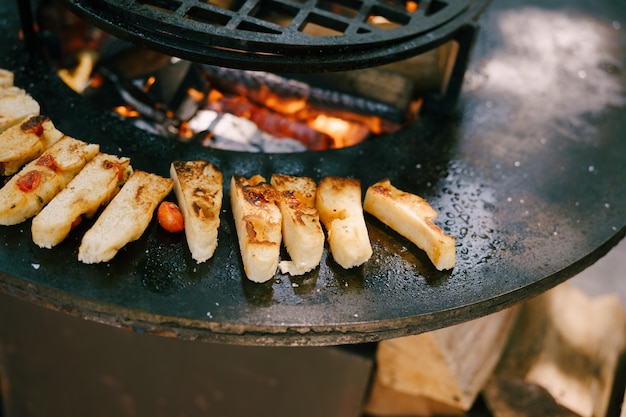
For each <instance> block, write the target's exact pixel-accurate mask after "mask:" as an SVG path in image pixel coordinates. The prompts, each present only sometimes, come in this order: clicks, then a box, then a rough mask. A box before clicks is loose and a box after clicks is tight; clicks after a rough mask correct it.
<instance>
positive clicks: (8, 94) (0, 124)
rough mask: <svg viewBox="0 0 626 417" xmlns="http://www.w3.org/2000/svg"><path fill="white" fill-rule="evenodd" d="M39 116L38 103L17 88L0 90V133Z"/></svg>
mask: <svg viewBox="0 0 626 417" xmlns="http://www.w3.org/2000/svg"><path fill="white" fill-rule="evenodd" d="M36 114H39V103H37V102H36V101H35V99H33V98H32V97H31V96H30V95H28V94H26V91H24V90H22V89H21V88H18V87H7V88H0V132H2V131H4V130H6V129H7V128H9V127H11V126H13V125H16V124H18V123H20V122H21V121H23V120H24V119H26V118H27V117H29V116H33V115H36Z"/></svg>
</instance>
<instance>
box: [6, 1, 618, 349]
mask: <svg viewBox="0 0 626 417" xmlns="http://www.w3.org/2000/svg"><path fill="white" fill-rule="evenodd" d="M12 3H13V2H8V3H7V2H3V3H2V5H1V6H0V20H1V21H2V22H5V23H6V24H5V30H4V31H3V32H2V37H3V39H2V42H1V43H0V65H1V66H3V67H6V68H9V69H12V70H14V71H16V83H17V84H18V85H20V86H22V87H24V88H26V89H27V90H28V91H29V92H30V93H31V94H32V95H33V96H34V97H35V98H36V99H37V100H39V101H40V103H41V105H42V113H44V114H47V115H49V116H50V117H51V118H52V120H53V121H54V122H55V124H56V125H57V126H58V127H59V128H60V129H61V130H62V131H64V132H65V133H67V134H69V135H72V136H74V137H77V138H81V139H84V140H88V141H93V142H97V143H100V144H101V147H102V149H103V150H104V151H107V152H113V153H117V154H120V155H126V156H130V157H131V158H132V161H133V165H134V166H135V167H136V168H141V169H146V170H149V171H152V172H156V173H159V174H162V175H167V172H168V166H169V164H170V162H171V161H172V160H174V159H194V158H205V159H208V160H210V161H212V162H214V163H215V164H216V165H217V166H219V168H220V169H221V170H222V171H223V173H224V175H225V178H229V176H230V175H232V174H235V173H237V174H241V175H252V174H257V173H260V174H263V175H266V176H268V175H270V174H271V173H274V172H279V173H286V174H296V175H309V176H312V177H313V178H315V179H317V180H319V179H320V178H322V177H324V176H327V175H338V176H353V177H356V178H358V179H360V180H361V182H362V186H363V188H365V187H367V186H368V185H370V184H372V183H373V182H375V181H377V180H379V179H381V178H383V177H389V178H390V179H391V180H392V182H393V183H394V184H395V185H397V186H398V187H399V188H403V189H406V190H408V191H411V192H414V193H417V194H419V195H421V196H423V197H425V198H427V199H428V200H429V201H430V203H431V204H432V205H433V207H434V208H435V209H436V210H437V211H438V212H439V213H440V215H439V217H438V219H437V222H438V223H439V224H440V225H441V226H442V227H444V228H445V230H446V231H447V232H448V233H450V234H452V235H453V236H455V237H456V238H457V243H458V244H457V248H456V249H457V254H458V258H457V266H456V267H455V268H454V269H453V270H452V271H450V272H438V271H436V270H435V269H434V268H433V267H432V266H431V265H430V263H429V261H428V259H427V258H426V256H425V255H424V253H423V252H421V251H419V250H417V249H416V248H415V247H414V246H413V245H411V244H410V243H409V242H407V241H406V240H404V239H402V238H401V237H399V236H398V235H396V234H395V233H393V232H392V231H390V230H389V229H388V228H386V227H384V226H383V225H381V224H380V223H379V222H377V221H376V220H374V219H372V218H370V217H368V218H367V224H368V228H369V231H370V236H371V241H372V244H373V247H374V255H373V256H372V258H371V259H370V260H369V261H368V262H367V263H366V264H365V265H364V266H363V267H361V268H357V269H355V270H349V271H345V270H342V269H341V268H339V267H338V266H337V265H336V264H335V263H334V262H333V261H332V257H331V256H330V255H328V253H326V254H325V256H324V258H323V261H322V264H321V266H320V267H319V268H318V269H317V270H315V271H314V272H312V273H310V274H307V275H305V276H303V277H298V278H290V277H288V276H284V275H280V274H277V275H276V277H275V279H274V280H272V281H270V282H268V283H266V284H263V285H258V284H253V283H251V282H249V281H247V280H246V278H245V277H244V276H243V273H242V267H241V261H240V256H239V252H238V247H237V244H236V237H235V232H234V227H233V222H232V219H231V213H230V209H229V206H228V200H227V199H226V200H225V208H224V211H223V212H222V227H221V228H220V234H219V239H220V240H219V242H220V243H219V246H218V249H217V251H216V253H215V256H214V258H213V259H212V260H210V261H208V262H207V263H205V264H201V265H196V264H195V263H194V262H193V261H192V260H191V258H190V256H189V253H188V251H187V248H186V246H185V242H184V239H183V237H181V236H178V235H169V234H166V233H163V232H161V231H160V230H159V229H158V227H157V226H156V225H155V224H154V223H153V224H152V225H151V226H150V227H149V229H148V231H147V232H146V234H145V235H144V236H143V237H142V238H141V239H139V240H138V241H136V242H134V243H132V244H129V245H128V246H127V247H126V248H125V249H123V250H122V251H121V253H120V254H119V255H118V256H117V257H116V258H115V259H114V260H113V261H112V262H110V263H108V264H102V265H83V264H81V263H80V262H78V261H77V248H78V244H79V241H80V235H81V233H82V232H84V231H85V229H86V228H87V227H88V226H89V222H84V224H83V225H82V226H80V227H79V229H77V230H75V232H74V233H72V235H71V236H70V237H69V238H68V239H67V241H65V242H64V243H62V244H61V245H60V246H59V247H57V248H54V249H52V250H46V249H40V248H38V247H36V246H35V245H34V244H33V243H32V242H31V238H30V230H29V227H30V223H29V222H26V223H24V224H22V225H18V226H15V227H3V228H1V229H0V265H1V266H0V287H1V288H2V290H3V291H5V292H8V293H10V294H14V295H16V296H18V297H22V298H24V299H29V300H32V301H34V302H37V303H39V304H42V305H46V306H49V307H51V308H54V309H58V310H63V311H66V312H68V313H71V314H74V315H78V316H81V317H85V318H87V319H91V320H96V321H99V322H103V323H107V324H111V325H115V326H122V327H127V328H130V329H133V330H135V331H145V332H151V333H155V334H161V335H167V336H172V337H180V338H186V339H200V340H208V341H216V342H225V343H238V344H249V345H325V344H342V343H353V342H367V341H375V340H380V339H382V338H389V337H397V336H403V335H408V334H414V333H419V332H424V331H428V330H433V329H436V328H440V327H444V326H449V325H452V324H456V323H459V322H462V321H466V320H470V319H473V318H477V317H480V316H484V315H487V314H489V313H492V312H495V311H498V310H500V309H502V308H505V307H507V306H510V305H512V304H515V303H517V302H520V301H522V300H524V299H527V298H529V297H532V296H534V295H536V294H539V293H541V292H543V291H545V290H547V289H549V288H551V287H553V286H555V285H557V284H558V283H560V282H562V281H564V280H566V279H567V278H569V277H571V276H572V275H574V274H576V273H577V272H579V271H581V270H582V269H584V268H585V267H587V266H589V265H591V264H592V263H593V262H595V261H596V260H597V259H598V258H600V257H601V256H603V255H604V254H605V253H606V252H607V251H608V250H609V249H610V248H611V247H612V246H613V245H614V244H615V243H617V242H618V241H619V240H620V239H621V238H622V237H623V236H624V234H625V233H626V94H625V89H626V70H625V63H626V34H625V33H624V27H623V24H624V21H625V20H626V10H624V9H623V8H622V7H620V6H619V5H618V4H617V3H616V2H613V1H610V0H604V1H597V2H585V1H558V0H554V1H548V2H546V1H543V0H542V1H539V0H536V1H525V2H523V3H519V2H517V1H514V0H502V1H498V2H495V3H494V4H492V6H491V7H490V8H489V9H488V12H487V13H486V14H485V15H484V16H483V17H482V18H481V22H480V25H481V28H484V29H483V30H481V32H480V34H479V37H478V40H477V43H476V45H475V50H474V55H473V60H472V62H471V65H470V67H469V69H468V72H467V74H466V80H465V87H464V90H463V93H462V95H461V100H460V102H459V111H458V112H457V114H455V115H453V116H449V117H443V116H435V115H429V114H425V115H424V116H423V118H422V120H421V121H419V122H417V123H415V124H414V125H413V126H411V127H410V128H408V129H406V130H404V131H402V132H401V133H400V134H397V135H394V136H392V137H380V138H377V139H375V140H372V141H369V142H366V143H363V144H362V145H359V146H356V147H353V148H348V149H344V150H337V151H327V152H315V153H301V154H291V155H278V154H274V155H271V154H270V155H262V154H247V153H236V152H226V151H217V150H211V149H206V148H201V147H200V146H196V145H190V144H180V143H173V142H167V141H165V140H163V139H159V138H156V137H152V136H150V135H147V134H145V133H143V132H139V131H137V130H136V129H134V128H133V127H131V126H130V125H129V124H128V123H127V122H125V121H123V120H118V119H116V118H114V117H112V116H110V115H108V113H106V112H103V111H102V110H100V109H94V108H91V107H89V106H87V105H86V104H84V103H83V102H82V101H81V99H80V98H79V97H77V96H74V95H73V94H72V93H70V92H69V91H68V90H67V88H66V87H65V86H63V85H62V84H61V82H60V81H59V80H58V79H57V78H56V76H55V75H54V74H53V73H52V72H51V71H50V70H49V69H48V67H47V65H46V64H45V63H44V62H43V60H41V59H40V58H38V57H37V56H34V55H29V54H28V53H26V52H25V51H24V47H23V45H22V44H21V43H20V41H19V40H18V24H17V23H15V20H16V17H15V10H14V6H12ZM226 183H227V182H226ZM226 192H227V190H226Z"/></svg>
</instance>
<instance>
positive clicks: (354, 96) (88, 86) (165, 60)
mask: <svg viewBox="0 0 626 417" xmlns="http://www.w3.org/2000/svg"><path fill="white" fill-rule="evenodd" d="M407 7H417V6H416V3H414V2H408V3H407ZM39 14H40V15H43V16H45V18H41V19H40V21H41V22H47V23H46V25H45V26H43V27H41V29H40V30H41V31H44V32H46V33H48V34H50V35H49V36H48V37H47V38H48V39H54V40H55V44H56V46H57V48H56V51H55V52H51V57H52V59H53V61H54V62H55V64H56V65H57V67H58V71H59V75H60V76H61V77H62V78H63V79H64V80H65V82H66V83H67V84H68V85H69V86H70V87H71V88H73V89H74V90H76V91H78V92H79V93H81V94H83V95H84V96H85V97H87V98H89V99H91V100H92V101H94V102H96V103H99V104H103V103H104V104H105V105H106V106H108V108H110V109H112V110H113V111H114V112H115V113H117V114H118V115H119V116H120V117H124V118H132V119H133V120H134V123H135V124H136V125H137V126H138V127H140V128H142V129H146V130H148V131H150V132H153V133H156V134H159V135H162V136H164V137H167V138H176V139H179V140H182V141H198V142H200V143H202V144H203V145H204V146H212V147H217V148H227V149H232V150H244V151H264V152H294V151H295V152H297V151H305V150H323V149H333V148H342V147H346V146H353V145H355V144H358V143H360V142H362V141H364V140H366V139H367V138H369V137H371V136H375V135H379V134H381V133H393V132H395V131H397V130H399V129H402V128H403V127H405V126H406V125H407V124H409V123H411V122H413V121H414V120H415V118H416V117H417V115H418V114H419V110H420V107H421V104H422V98H421V96H420V95H419V94H416V93H415V91H416V88H417V87H416V81H415V80H414V79H413V78H412V77H410V76H407V75H406V71H404V72H403V71H390V70H389V68H387V67H385V68H374V69H365V70H355V71H346V72H339V73H329V74H318V75H311V74H307V75H304V76H302V75H294V74H285V75H278V74H274V73H267V72H260V71H248V70H236V69H228V68H223V67H218V66H211V65H207V64H200V63H192V62H189V61H185V60H181V59H177V58H174V57H171V56H166V55H163V54H161V53H158V52H154V51H149V50H146V49H143V48H139V47H135V46H133V45H131V44H129V43H126V42H125V41H122V40H120V39H117V38H115V37H113V36H111V35H109V34H106V33H104V32H102V31H100V30H99V29H96V28H94V27H92V26H90V25H88V24H86V23H85V22H83V21H82V20H80V18H78V17H76V16H74V15H73V14H72V13H71V12H69V11H67V10H66V9H65V8H63V7H62V6H58V5H56V3H55V2H54V1H50V2H45V3H44V4H43V5H42V6H41V7H40V10H39ZM377 24H384V22H382V23H380V22H379V23H377ZM440 49H445V48H440ZM437 52H438V53H437V54H432V55H433V56H431V57H429V58H427V59H426V60H424V59H423V58H422V60H421V61H418V62H417V65H418V66H420V65H421V67H422V68H421V71H422V73H424V72H426V71H425V70H424V67H429V66H436V67H441V65H442V62H441V61H442V60H441V56H442V53H441V50H438V51H437ZM443 55H445V56H446V57H448V56H449V54H448V55H446V52H445V51H444V53H443ZM425 62H426V63H427V64H429V63H433V62H434V63H435V64H434V65H424V63H425ZM413 64H415V63H413ZM444 64H445V63H444ZM409 65H410V64H409ZM393 69H394V70H395V69H396V68H393ZM417 72H418V73H419V71H417ZM431 72H432V71H431ZM435 72H436V71H435ZM430 77H431V78H437V76H435V77H433V76H432V75H430ZM439 81H440V80H439V79H436V80H435V81H434V82H433V83H431V84H437V83H438V82H439ZM422 88H423V87H422ZM429 88H430V87H429Z"/></svg>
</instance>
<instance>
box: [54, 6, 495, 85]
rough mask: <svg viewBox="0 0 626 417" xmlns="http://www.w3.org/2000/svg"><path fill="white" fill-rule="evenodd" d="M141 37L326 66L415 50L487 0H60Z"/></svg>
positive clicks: (242, 62)
mask: <svg viewBox="0 0 626 417" xmlns="http://www.w3.org/2000/svg"><path fill="white" fill-rule="evenodd" d="M63 1H64V2H65V3H67V5H68V7H70V8H71V9H72V10H73V11H75V12H76V13H77V14H79V15H81V16H82V17H84V18H86V19H87V20H89V21H90V22H92V23H93V24H95V25H97V26H99V27H101V28H103V29H104V30H106V31H108V32H110V33H112V34H114V35H116V36H118V37H120V38H122V39H126V40H129V41H131V42H134V43H136V44H139V45H142V46H146V47H150V48H153V49H158V50H161V51H164V52H166V53H169V54H170V55H175V56H178V57H180V58H185V59H189V60H192V61H195V62H203V63H211V64H216V65H223V66H229V67H234V68H247V69H257V70H269V71H276V72H313V71H315V72H325V71H340V70H348V69H354V68H362V67H369V66H374V65H381V64H384V63H388V62H392V61H396V60H400V59H403V58H408V57H410V56H414V55H417V54H418V53H421V52H424V51H426V50H428V49H430V48H432V47H435V46H438V45H439V44H441V43H443V42H445V41H447V40H449V39H451V38H452V37H453V36H454V34H455V33H456V32H457V31H458V30H459V29H460V28H461V27H463V26H466V25H468V24H472V22H473V20H474V19H476V17H477V16H478V15H479V14H480V13H481V12H482V11H483V9H484V8H485V7H486V5H487V4H488V3H489V0H424V1H420V0H409V1H400V0H100V1H97V2H94V1H90V0H63Z"/></svg>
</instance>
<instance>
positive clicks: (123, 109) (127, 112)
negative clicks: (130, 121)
mask: <svg viewBox="0 0 626 417" xmlns="http://www.w3.org/2000/svg"><path fill="white" fill-rule="evenodd" d="M113 111H114V112H115V113H117V114H119V115H120V116H122V117H139V112H138V111H137V110H135V109H132V108H130V107H128V106H117V107H115V108H113Z"/></svg>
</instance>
